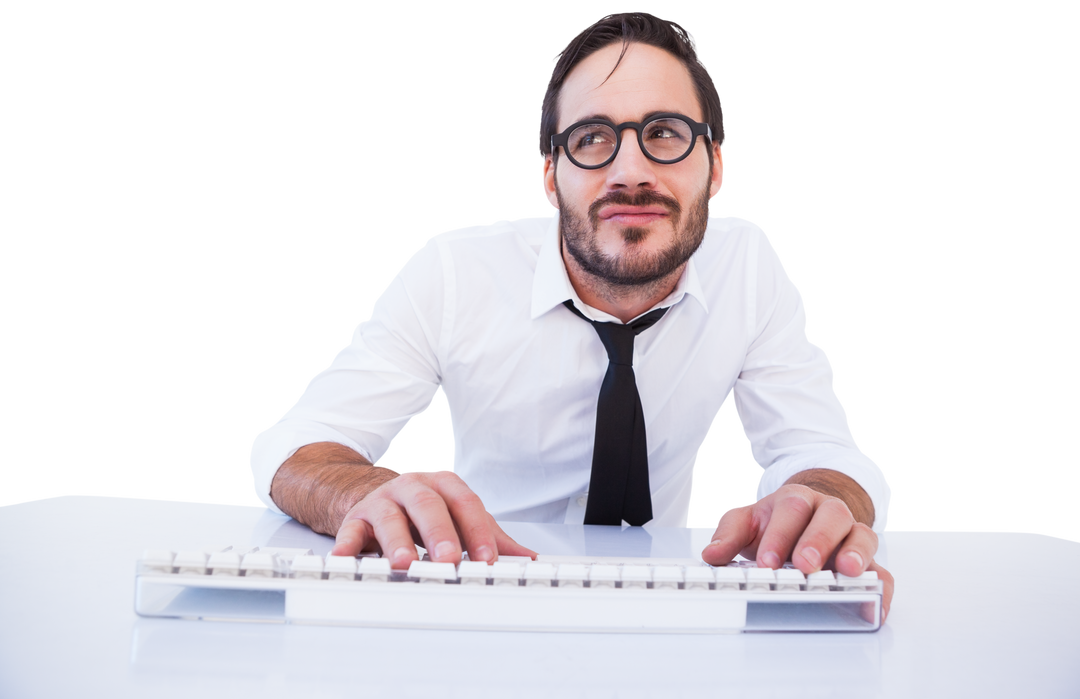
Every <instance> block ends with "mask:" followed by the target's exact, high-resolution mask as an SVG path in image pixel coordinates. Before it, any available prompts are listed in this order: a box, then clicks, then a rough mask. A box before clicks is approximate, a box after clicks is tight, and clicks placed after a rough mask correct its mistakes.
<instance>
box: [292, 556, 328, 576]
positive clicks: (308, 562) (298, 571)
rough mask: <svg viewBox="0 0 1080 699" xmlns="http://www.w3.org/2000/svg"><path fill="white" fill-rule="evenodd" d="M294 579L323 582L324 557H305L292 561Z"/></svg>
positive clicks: (298, 557)
mask: <svg viewBox="0 0 1080 699" xmlns="http://www.w3.org/2000/svg"><path fill="white" fill-rule="evenodd" d="M290 569H291V570H292V574H293V577H294V578H296V579H297V580H322V574H323V559H322V556H315V555H303V556H296V557H294V558H293V559H292V565H291V566H290Z"/></svg>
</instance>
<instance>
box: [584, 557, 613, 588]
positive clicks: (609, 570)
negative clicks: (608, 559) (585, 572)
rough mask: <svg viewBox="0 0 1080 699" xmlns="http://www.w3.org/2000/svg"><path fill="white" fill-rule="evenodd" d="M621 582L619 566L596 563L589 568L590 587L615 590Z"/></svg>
mask: <svg viewBox="0 0 1080 699" xmlns="http://www.w3.org/2000/svg"><path fill="white" fill-rule="evenodd" d="M617 582H619V566H613V565H607V564H605V563H596V564H594V565H592V566H590V567H589V587H591V588H593V589H600V588H609V589H615V583H617Z"/></svg>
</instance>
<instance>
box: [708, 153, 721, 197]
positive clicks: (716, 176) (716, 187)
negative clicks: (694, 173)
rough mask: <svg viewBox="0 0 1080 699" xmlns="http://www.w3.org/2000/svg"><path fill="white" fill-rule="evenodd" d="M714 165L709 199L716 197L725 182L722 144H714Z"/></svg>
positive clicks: (710, 178) (710, 179)
mask: <svg viewBox="0 0 1080 699" xmlns="http://www.w3.org/2000/svg"><path fill="white" fill-rule="evenodd" d="M712 149H713V164H712V175H711V176H710V177H709V197H710V198H712V197H715V196H716V193H717V192H719V191H720V185H721V184H723V182H724V159H723V158H722V157H720V144H719V143H714V144H712Z"/></svg>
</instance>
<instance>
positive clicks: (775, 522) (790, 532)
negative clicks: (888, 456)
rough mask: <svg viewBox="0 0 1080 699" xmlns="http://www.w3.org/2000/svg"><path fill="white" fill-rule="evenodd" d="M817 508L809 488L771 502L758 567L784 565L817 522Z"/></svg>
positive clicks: (795, 489)
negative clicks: (803, 535) (809, 528)
mask: <svg viewBox="0 0 1080 699" xmlns="http://www.w3.org/2000/svg"><path fill="white" fill-rule="evenodd" d="M816 504H817V503H816V498H815V497H814V495H813V491H811V490H810V489H809V488H793V489H791V490H789V491H787V492H786V493H785V494H784V495H782V496H780V497H778V498H777V499H776V500H774V501H773V507H772V515H771V516H770V517H769V523H768V524H767V525H766V526H765V530H764V531H763V532H762V534H761V543H760V544H759V545H758V550H757V564H758V565H759V566H764V567H766V568H772V569H774V570H775V569H777V568H779V567H780V566H782V565H783V564H784V561H786V560H787V559H788V556H790V555H791V551H792V549H794V548H795V543H796V542H797V541H798V540H799V537H800V536H802V534H803V532H804V531H806V529H807V527H808V526H809V525H810V523H811V522H812V521H814V520H815V519H816V518H817V515H816V513H815V505H816ZM848 517H849V518H850V517H851V515H850V514H849V515H848ZM845 531H846V530H845Z"/></svg>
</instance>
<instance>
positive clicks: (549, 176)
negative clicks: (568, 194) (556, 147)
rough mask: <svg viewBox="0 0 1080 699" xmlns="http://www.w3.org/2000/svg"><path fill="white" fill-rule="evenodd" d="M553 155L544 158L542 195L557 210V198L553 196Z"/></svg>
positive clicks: (554, 168)
mask: <svg viewBox="0 0 1080 699" xmlns="http://www.w3.org/2000/svg"><path fill="white" fill-rule="evenodd" d="M555 170H556V167H555V154H554V153H552V154H551V155H545V156H544V194H547V198H548V201H550V202H551V205H552V206H554V207H555V208H556V209H557V208H559V198H558V197H557V196H556V195H555Z"/></svg>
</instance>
